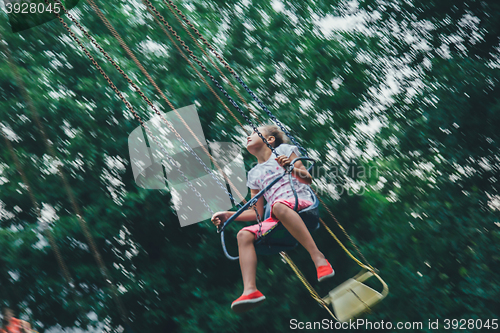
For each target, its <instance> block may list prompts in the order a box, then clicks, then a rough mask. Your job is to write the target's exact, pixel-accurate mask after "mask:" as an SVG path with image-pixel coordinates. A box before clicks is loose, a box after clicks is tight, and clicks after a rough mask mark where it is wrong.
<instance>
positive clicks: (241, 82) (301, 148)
mask: <svg viewBox="0 0 500 333" xmlns="http://www.w3.org/2000/svg"><path fill="white" fill-rule="evenodd" d="M163 1H164V2H165V1H168V3H169V4H170V6H171V7H172V8H173V9H174V10H175V11H176V12H177V13H178V14H179V16H181V17H182V19H183V20H184V22H185V23H186V24H187V25H189V27H190V28H191V29H192V30H193V31H194V32H195V34H196V35H197V36H198V37H199V38H200V39H201V40H202V41H203V43H204V44H205V45H206V46H207V48H208V49H209V50H210V51H211V52H212V53H213V54H214V55H215V57H216V58H217V59H218V60H219V61H220V62H221V63H222V64H223V65H224V67H225V68H226V69H227V70H228V71H229V72H230V73H231V74H232V75H233V76H234V77H235V79H236V80H237V81H238V82H239V83H240V85H241V86H242V87H243V88H244V89H245V90H246V91H247V92H248V94H250V96H251V97H252V98H253V99H254V100H255V101H256V102H257V103H258V104H259V106H260V107H261V108H262V109H263V110H264V111H265V112H266V113H267V114H268V115H269V117H270V118H271V119H272V120H273V121H274V122H275V123H276V125H277V126H279V127H280V129H281V130H282V131H283V132H284V133H285V134H286V135H287V136H288V137H289V138H290V139H291V141H292V142H293V143H294V144H295V145H296V146H297V147H298V148H299V149H300V150H301V152H302V153H303V154H304V155H305V156H306V157H307V156H308V155H307V151H306V150H305V149H304V148H303V147H302V146H301V145H300V144H299V143H298V142H297V141H296V140H295V138H294V137H293V136H292V135H291V134H290V133H289V132H288V131H287V130H286V128H285V127H284V126H283V124H282V123H281V122H280V121H279V120H278V119H277V118H276V116H274V115H273V114H272V112H271V111H269V109H268V108H267V107H266V106H265V105H264V104H263V103H262V101H261V100H260V99H259V98H258V97H257V96H256V95H255V94H254V93H253V91H252V90H251V89H250V88H249V87H248V86H247V85H246V84H245V82H243V80H242V79H241V78H240V77H239V76H238V74H237V73H236V72H235V71H234V70H233V69H232V68H231V67H230V66H229V64H228V63H227V62H226V61H225V60H224V58H222V56H220V55H219V53H218V52H217V51H216V50H215V49H214V48H213V47H212V45H211V44H210V43H209V42H208V41H207V40H206V39H205V38H204V37H203V35H202V34H201V33H200V32H199V31H198V29H196V27H195V26H194V25H193V24H192V23H191V21H189V19H188V18H187V17H186V16H185V15H184V14H183V13H182V11H181V10H180V9H179V8H178V7H177V6H176V5H175V4H174V3H173V2H172V0H163ZM169 9H170V7H169ZM212 81H213V80H212ZM245 120H246V118H245ZM259 136H261V135H259ZM273 152H274V151H273ZM315 194H316V196H317V193H316V192H315ZM318 198H319V197H318ZM319 200H320V202H321V203H322V205H323V207H325V208H326V209H327V211H328V213H329V214H330V216H331V217H332V219H333V220H334V221H335V222H336V224H337V225H338V226H339V228H340V229H341V230H342V231H343V233H344V235H345V236H346V237H347V239H348V240H349V241H350V243H351V244H352V245H353V247H354V248H355V250H356V252H357V253H358V254H359V255H360V257H361V258H362V259H363V260H364V263H366V265H367V266H369V267H370V268H371V269H373V270H375V268H373V267H372V266H371V265H370V263H369V262H368V260H367V259H366V258H365V256H364V255H363V254H362V253H361V251H360V250H359V248H358V247H357V246H356V244H355V243H354V241H353V240H352V238H351V237H350V236H349V234H347V232H346V230H345V229H344V228H343V227H342V225H341V224H340V223H339V222H338V220H337V219H336V218H335V216H334V215H333V213H332V212H331V211H330V209H329V208H328V207H327V206H326V204H325V203H324V202H323V200H322V199H321V198H319ZM321 222H322V224H323V226H324V227H325V228H327V230H329V231H330V233H332V232H331V230H330V229H329V228H328V227H327V226H326V224H325V223H324V221H322V220H321ZM332 234H333V233H332ZM348 253H349V252H348ZM349 254H350V253H349ZM351 256H352V255H351ZM354 259H355V258H354ZM355 260H356V261H358V262H359V260H357V259H355Z"/></svg>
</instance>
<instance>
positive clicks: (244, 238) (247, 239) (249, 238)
mask: <svg viewBox="0 0 500 333" xmlns="http://www.w3.org/2000/svg"><path fill="white" fill-rule="evenodd" d="M236 239H237V240H238V244H247V243H253V241H254V239H255V235H254V234H253V233H251V232H250V231H248V230H240V231H238V234H237V235H236Z"/></svg>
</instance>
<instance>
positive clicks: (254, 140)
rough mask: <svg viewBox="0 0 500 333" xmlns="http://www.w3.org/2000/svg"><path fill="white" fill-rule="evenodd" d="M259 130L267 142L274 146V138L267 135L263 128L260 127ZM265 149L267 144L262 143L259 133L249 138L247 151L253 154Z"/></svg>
mask: <svg viewBox="0 0 500 333" xmlns="http://www.w3.org/2000/svg"><path fill="white" fill-rule="evenodd" d="M258 130H259V132H260V133H261V134H262V135H263V136H264V138H266V140H267V141H268V142H269V143H271V144H272V142H273V141H274V137H273V136H269V135H267V134H266V130H265V129H264V128H262V127H259V128H258ZM263 147H266V148H267V146H266V144H265V143H264V142H263V141H262V139H261V138H260V137H259V135H258V134H257V132H253V133H252V134H250V135H249V136H248V137H247V150H248V151H249V152H250V153H251V154H253V153H254V152H257V151H259V150H260V149H262V148H263Z"/></svg>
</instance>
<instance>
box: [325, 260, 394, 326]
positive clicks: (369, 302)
mask: <svg viewBox="0 0 500 333" xmlns="http://www.w3.org/2000/svg"><path fill="white" fill-rule="evenodd" d="M372 276H375V277H376V278H377V279H378V280H379V281H380V282H381V283H382V286H383V290H382V292H381V293H379V292H378V291H376V290H374V289H372V288H370V287H369V286H367V285H366V284H364V283H363V282H364V281H366V280H367V279H369V278H371V277H372ZM388 294H389V287H388V286H387V284H386V283H385V282H384V280H382V278H381V277H380V276H379V275H378V274H376V273H374V272H373V271H371V270H367V269H363V270H361V272H360V273H358V274H357V275H356V276H355V277H353V278H351V279H349V280H347V281H346V282H344V283H342V284H341V285H339V286H338V287H336V288H335V289H333V290H332V291H330V292H329V293H328V296H326V297H324V298H323V301H324V302H325V303H326V304H327V305H330V304H331V305H332V309H333V311H334V313H335V316H336V317H337V320H338V321H340V322H345V321H349V320H350V319H353V318H355V317H357V316H359V315H361V314H362V313H364V312H367V311H370V310H371V308H372V307H373V306H374V305H375V304H377V303H379V302H380V301H381V300H383V299H384V298H385V297H386V296H387V295H388Z"/></svg>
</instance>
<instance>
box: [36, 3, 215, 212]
mask: <svg viewBox="0 0 500 333" xmlns="http://www.w3.org/2000/svg"><path fill="white" fill-rule="evenodd" d="M55 1H56V2H58V3H59V4H61V2H60V0H55ZM45 2H46V3H47V4H49V2H48V0H45ZM61 8H64V6H62V4H61ZM64 11H65V12H66V14H67V15H68V17H69V16H70V14H69V13H68V12H67V10H65V9H64ZM54 14H55V15H56V17H57V18H58V19H59V21H60V22H61V23H62V25H63V26H64V28H65V29H66V30H67V31H68V33H69V34H70V36H71V37H72V38H73V40H74V41H75V42H76V43H77V44H78V46H79V47H80V48H81V49H82V50H83V52H84V53H85V54H86V55H87V57H88V58H89V59H90V61H91V62H92V64H93V65H94V66H95V67H96V69H97V70H98V71H99V73H100V74H101V75H102V76H103V77H104V78H105V79H106V81H107V82H108V84H109V86H110V87H111V88H112V89H113V90H114V91H115V93H116V94H117V95H118V97H120V99H121V100H122V102H123V103H124V104H125V106H126V107H127V109H128V110H129V111H130V112H132V114H133V115H134V117H135V118H136V119H137V121H139V123H140V124H141V126H142V127H143V128H144V130H145V131H146V132H147V133H148V134H149V135H150V136H151V138H152V139H153V141H154V142H155V143H156V144H157V145H158V147H160V149H161V150H162V152H163V153H164V154H165V156H166V157H167V159H168V161H169V162H170V164H172V166H174V167H175V168H177V170H178V171H179V173H180V174H181V176H182V177H183V178H184V180H185V181H186V183H187V184H188V186H189V187H190V188H191V190H193V192H194V193H195V194H196V196H197V197H198V198H199V199H200V201H201V202H202V203H203V205H204V206H205V207H206V208H207V209H208V211H209V212H210V213H212V214H213V213H214V212H213V210H212V209H211V208H210V206H209V205H208V204H207V202H206V201H205V199H204V198H203V197H202V196H201V194H200V193H199V192H198V190H197V189H196V188H195V187H194V186H193V184H192V183H191V181H189V179H188V178H187V177H186V175H185V174H184V172H183V171H182V170H181V169H180V167H179V166H178V164H177V161H175V159H173V158H172V157H171V156H170V155H169V154H168V152H167V151H166V150H165V148H164V147H163V145H161V144H160V142H159V141H158V139H157V138H156V137H155V136H154V135H153V133H152V132H151V130H150V129H149V127H148V126H147V125H146V124H145V123H144V121H143V120H142V118H141V117H140V116H139V115H138V114H137V112H136V111H135V110H134V108H133V107H132V105H130V103H129V102H128V101H127V100H126V99H125V97H124V96H123V95H122V93H121V92H120V91H119V90H118V88H117V87H116V86H115V85H114V83H113V82H112V81H111V79H110V78H109V77H108V75H106V73H105V72H104V70H103V69H102V68H101V66H100V65H99V64H98V63H97V61H96V60H95V59H94V58H93V57H92V55H91V54H90V53H89V51H88V50H87V48H86V47H85V46H84V45H83V44H82V42H81V41H80V40H79V39H78V37H77V36H76V35H75V34H74V33H73V32H72V31H71V29H70V28H69V27H68V25H67V24H66V22H64V20H63V19H62V18H61V16H60V15H59V14H58V13H54ZM120 70H121V69H120Z"/></svg>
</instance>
